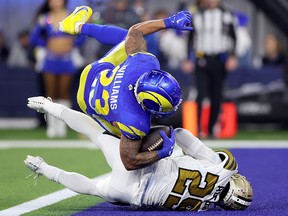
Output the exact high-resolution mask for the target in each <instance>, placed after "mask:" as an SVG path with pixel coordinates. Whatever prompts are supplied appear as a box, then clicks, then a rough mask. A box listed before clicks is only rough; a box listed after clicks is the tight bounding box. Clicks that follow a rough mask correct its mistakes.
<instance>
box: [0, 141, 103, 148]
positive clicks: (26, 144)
mask: <svg viewBox="0 0 288 216" xmlns="http://www.w3.org/2000/svg"><path fill="white" fill-rule="evenodd" d="M5 148H93V149H98V146H97V145H96V144H94V143H93V142H92V141H90V140H25V141H22V140H5V141H3V140H2V141H0V149H5Z"/></svg>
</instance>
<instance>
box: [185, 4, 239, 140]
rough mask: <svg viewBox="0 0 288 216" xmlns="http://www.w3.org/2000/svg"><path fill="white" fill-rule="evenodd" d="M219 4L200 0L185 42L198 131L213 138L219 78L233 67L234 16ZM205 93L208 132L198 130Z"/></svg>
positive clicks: (235, 63) (220, 82)
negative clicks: (192, 65)
mask: <svg viewBox="0 0 288 216" xmlns="http://www.w3.org/2000/svg"><path fill="white" fill-rule="evenodd" d="M220 3H221V2H220V0H205V1H203V0H202V4H201V5H202V7H201V8H199V10H198V12H196V13H195V14H194V15H193V25H194V31H192V32H191V33H190V35H189V42H188V55H189V56H190V58H191V59H193V60H195V61H194V62H195V76H196V88H197V91H198V95H197V99H196V101H197V104H198V130H199V132H200V135H201V134H202V136H204V137H205V136H207V135H208V136H209V137H214V133H213V130H214V125H215V123H216V121H217V118H218V115H219V112H220V106H221V101H222V89H223V81H224V78H225V76H226V73H227V71H232V70H234V69H236V67H237V59H236V57H235V45H236V34H235V27H234V24H235V18H234V16H233V14H232V12H231V11H229V10H227V9H224V8H223V7H222V6H221V4H220ZM207 96H208V98H209V99H210V105H211V114H210V119H209V125H208V134H207V132H206V134H203V133H202V131H201V129H200V122H201V109H202V101H203V99H204V98H205V97H207Z"/></svg>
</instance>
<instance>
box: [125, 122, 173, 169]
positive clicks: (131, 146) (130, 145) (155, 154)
mask: <svg viewBox="0 0 288 216" xmlns="http://www.w3.org/2000/svg"><path fill="white" fill-rule="evenodd" d="M160 135H161V137H162V138H163V147H162V149H160V150H158V151H147V152H139V149H140V146H141V144H142V140H133V139H130V138H128V137H126V136H124V135H122V136H121V139H120V157H121V160H122V162H123V164H124V166H125V168H126V169H127V170H135V169H141V168H144V167H146V166H149V165H151V164H153V163H155V162H157V161H159V160H160V159H162V158H165V157H168V156H170V155H171V154H172V152H173V149H174V144H175V137H174V130H173V128H172V127H171V128H170V137H168V136H167V135H166V134H165V132H164V131H161V132H160Z"/></svg>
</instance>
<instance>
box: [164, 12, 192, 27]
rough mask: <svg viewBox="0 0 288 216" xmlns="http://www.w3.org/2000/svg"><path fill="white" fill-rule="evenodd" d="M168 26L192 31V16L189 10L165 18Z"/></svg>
mask: <svg viewBox="0 0 288 216" xmlns="http://www.w3.org/2000/svg"><path fill="white" fill-rule="evenodd" d="M164 23H165V26H166V28H175V29H178V30H188V31H192V30H193V28H192V27H191V25H192V17H191V14H190V13H189V12H188V11H180V12H178V13H177V14H174V15H172V16H170V17H168V18H166V19H164Z"/></svg>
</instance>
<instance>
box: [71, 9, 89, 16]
mask: <svg viewBox="0 0 288 216" xmlns="http://www.w3.org/2000/svg"><path fill="white" fill-rule="evenodd" d="M81 10H86V11H87V12H88V9H87V8H86V7H83V8H80V9H79V10H78V11H76V12H75V13H74V15H75V14H77V13H78V12H80V11H81Z"/></svg>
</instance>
